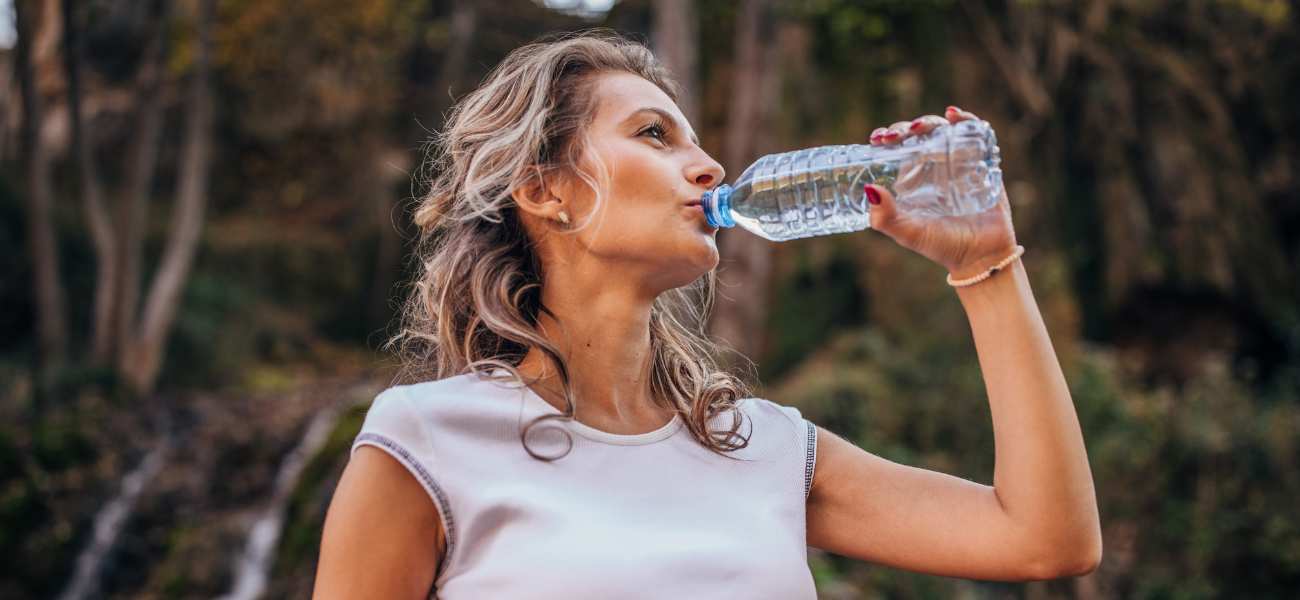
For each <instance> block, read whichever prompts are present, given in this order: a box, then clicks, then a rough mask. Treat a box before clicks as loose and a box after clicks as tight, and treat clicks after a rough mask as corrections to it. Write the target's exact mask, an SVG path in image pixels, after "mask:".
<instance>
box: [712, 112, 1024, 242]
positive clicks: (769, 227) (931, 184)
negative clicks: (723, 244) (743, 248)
mask: <svg viewBox="0 0 1300 600" xmlns="http://www.w3.org/2000/svg"><path fill="white" fill-rule="evenodd" d="M998 162H999V160H998V152H997V146H996V142H995V140H994V138H993V137H992V130H991V129H990V128H989V127H988V124H987V123H983V122H962V123H958V124H956V125H951V126H949V125H944V126H941V127H940V128H938V129H936V130H935V131H934V132H932V133H931V134H929V135H926V136H918V137H913V138H908V139H907V140H905V141H904V142H903V143H902V144H899V145H897V146H870V145H863V144H851V145H840V146H822V147H818V148H808V149H804V150H796V151H792V152H783V153H778V154H770V155H767V156H764V157H763V158H761V159H759V160H758V161H756V162H755V163H754V164H752V165H750V167H749V168H748V169H746V170H745V172H744V173H742V174H741V176H740V178H739V179H738V180H737V182H736V186H735V188H734V189H733V190H732V193H731V202H730V204H731V207H732V217H733V218H734V219H735V221H736V223H737V224H738V225H741V226H743V227H744V228H745V229H747V230H749V231H752V232H754V233H756V234H758V235H760V236H762V237H764V238H767V239H769V240H773V241H781V240H790V239H796V238H803V237H810V236H818V235H827V234H833V233H849V232H854V231H861V230H863V229H866V228H868V227H870V225H871V220H870V204H869V203H868V202H867V197H866V193H865V191H864V189H863V188H864V186H865V185H866V184H868V183H875V184H878V185H881V186H883V187H886V188H888V189H889V190H891V191H892V192H893V193H894V197H895V201H896V203H897V206H898V208H899V210H900V211H905V212H908V213H910V214H915V215H918V216H922V217H942V216H946V215H964V214H970V213H975V212H980V211H983V210H986V209H988V208H989V207H990V206H992V205H993V204H994V203H996V201H997V198H998V190H999V189H1000V185H1001V171H1000V170H999V169H998ZM900 174H901V175H900Z"/></svg>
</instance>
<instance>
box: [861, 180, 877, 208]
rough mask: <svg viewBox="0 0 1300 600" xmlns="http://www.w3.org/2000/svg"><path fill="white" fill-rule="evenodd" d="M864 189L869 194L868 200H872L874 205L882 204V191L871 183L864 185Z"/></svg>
mask: <svg viewBox="0 0 1300 600" xmlns="http://www.w3.org/2000/svg"><path fill="white" fill-rule="evenodd" d="M862 191H863V192H866V194H867V202H870V203H872V204H873V205H874V204H880V192H877V191H876V188H873V187H871V184H870V183H868V184H867V185H865V186H863V188H862Z"/></svg>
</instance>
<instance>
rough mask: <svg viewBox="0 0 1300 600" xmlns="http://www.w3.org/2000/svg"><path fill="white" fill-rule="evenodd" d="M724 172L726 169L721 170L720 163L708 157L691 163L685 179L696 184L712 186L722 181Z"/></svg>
mask: <svg viewBox="0 0 1300 600" xmlns="http://www.w3.org/2000/svg"><path fill="white" fill-rule="evenodd" d="M725 173H726V171H724V170H723V168H722V165H720V164H718V161H716V160H713V159H712V158H708V159H706V160H704V161H703V162H700V163H697V164H695V165H693V166H692V167H691V169H690V173H688V174H687V179H690V180H691V181H692V182H694V183H695V184H697V185H702V186H705V187H712V186H713V185H715V184H717V183H720V182H721V181H722V177H723V175H724V174H725Z"/></svg>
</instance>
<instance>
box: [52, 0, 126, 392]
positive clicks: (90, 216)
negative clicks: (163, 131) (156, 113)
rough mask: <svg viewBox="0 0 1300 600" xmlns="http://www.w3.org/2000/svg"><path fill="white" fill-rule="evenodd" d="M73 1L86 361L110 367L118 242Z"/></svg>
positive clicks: (70, 42)
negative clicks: (90, 126)
mask: <svg viewBox="0 0 1300 600" xmlns="http://www.w3.org/2000/svg"><path fill="white" fill-rule="evenodd" d="M75 6H76V2H75V1H74V0H63V32H64V33H63V40H64V45H63V60H64V68H65V69H66V70H67V74H68V117H69V118H68V121H69V124H70V126H71V130H72V131H71V134H72V141H71V149H70V152H69V154H70V155H72V156H73V160H75V161H76V163H77V167H78V175H79V177H80V179H81V200H82V204H83V209H84V210H85V212H86V226H87V228H88V229H89V230H90V237H91V240H92V241H93V242H94V248H95V307H94V313H93V315H92V319H91V330H92V333H91V336H92V341H91V345H90V360H91V363H92V364H95V365H101V366H103V365H110V364H112V355H113V300H114V298H116V297H117V283H118V275H117V266H118V265H117V260H116V256H117V238H116V235H115V234H114V232H113V223H112V221H111V220H110V218H109V214H108V210H107V209H106V208H105V207H104V183H103V181H102V180H101V179H100V177H99V170H98V169H97V168H96V165H95V155H94V152H92V151H91V149H92V148H94V141H93V140H91V139H87V137H86V135H87V134H86V129H85V127H84V126H83V122H82V106H81V63H82V58H83V56H84V54H83V53H84V51H85V49H84V47H83V46H82V43H81V38H80V31H79V30H78V25H79V22H78V21H77V20H76V15H75Z"/></svg>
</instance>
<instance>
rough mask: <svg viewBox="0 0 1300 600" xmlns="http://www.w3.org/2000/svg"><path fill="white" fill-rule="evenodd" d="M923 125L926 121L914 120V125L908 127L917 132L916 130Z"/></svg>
mask: <svg viewBox="0 0 1300 600" xmlns="http://www.w3.org/2000/svg"><path fill="white" fill-rule="evenodd" d="M922 127H925V123H924V122H922V121H912V126H911V127H908V129H910V130H912V132H913V133H915V132H917V131H920V130H921V128H922Z"/></svg>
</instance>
